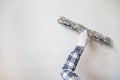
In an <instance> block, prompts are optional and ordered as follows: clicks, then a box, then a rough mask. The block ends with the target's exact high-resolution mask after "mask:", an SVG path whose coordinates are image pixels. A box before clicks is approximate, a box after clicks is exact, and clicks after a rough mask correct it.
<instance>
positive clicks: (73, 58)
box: [61, 46, 84, 80]
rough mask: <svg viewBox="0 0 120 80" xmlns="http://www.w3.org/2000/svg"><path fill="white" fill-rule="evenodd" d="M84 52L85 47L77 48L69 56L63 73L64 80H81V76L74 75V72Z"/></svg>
mask: <svg viewBox="0 0 120 80" xmlns="http://www.w3.org/2000/svg"><path fill="white" fill-rule="evenodd" d="M83 50H84V46H76V47H75V49H74V50H73V51H72V52H71V53H70V54H69V56H68V58H67V61H66V62H65V64H64V65H63V67H62V71H61V76H62V78H63V80H80V78H79V76H78V75H77V74H76V73H74V70H75V69H76V66H77V64H78V61H79V59H80V56H81V54H82V52H83Z"/></svg>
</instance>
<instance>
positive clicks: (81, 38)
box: [77, 30, 90, 47]
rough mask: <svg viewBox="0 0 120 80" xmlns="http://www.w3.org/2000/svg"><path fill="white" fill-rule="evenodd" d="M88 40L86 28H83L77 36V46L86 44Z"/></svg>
mask: <svg viewBox="0 0 120 80" xmlns="http://www.w3.org/2000/svg"><path fill="white" fill-rule="evenodd" d="M89 40H90V38H89V37H88V33H87V30H83V31H82V32H81V33H80V35H79V37H78V43H77V46H83V47H85V46H86V45H87V42H88V41H89Z"/></svg>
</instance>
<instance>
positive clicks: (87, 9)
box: [0, 0, 120, 80]
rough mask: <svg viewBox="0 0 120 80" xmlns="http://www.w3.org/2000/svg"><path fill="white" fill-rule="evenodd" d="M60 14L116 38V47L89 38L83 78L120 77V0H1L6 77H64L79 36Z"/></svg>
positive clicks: (0, 47) (0, 52)
mask: <svg viewBox="0 0 120 80" xmlns="http://www.w3.org/2000/svg"><path fill="white" fill-rule="evenodd" d="M59 16H65V17H67V18H69V19H71V20H73V21H75V22H79V23H81V24H83V25H85V26H87V27H88V28H90V29H94V30H96V31H98V32H101V33H103V34H105V35H108V36H110V37H112V38H113V41H114V47H113V48H109V47H106V46H103V45H100V44H98V43H96V42H94V41H90V42H89V44H88V45H87V47H86V49H85V51H84V53H83V55H82V57H81V60H80V62H79V64H78V66H77V70H76V72H77V73H78V75H79V76H81V79H82V80H120V34H119V32H120V0H0V80H61V76H60V69H61V67H62V65H63V63H64V62H65V60H66V58H67V55H68V54H69V52H70V51H71V50H73V48H74V47H75V44H76V43H77V37H78V35H79V34H77V33H76V32H73V31H71V30H68V29H65V28H64V27H62V26H61V25H59V24H58V23H57V18H58V17H59Z"/></svg>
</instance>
